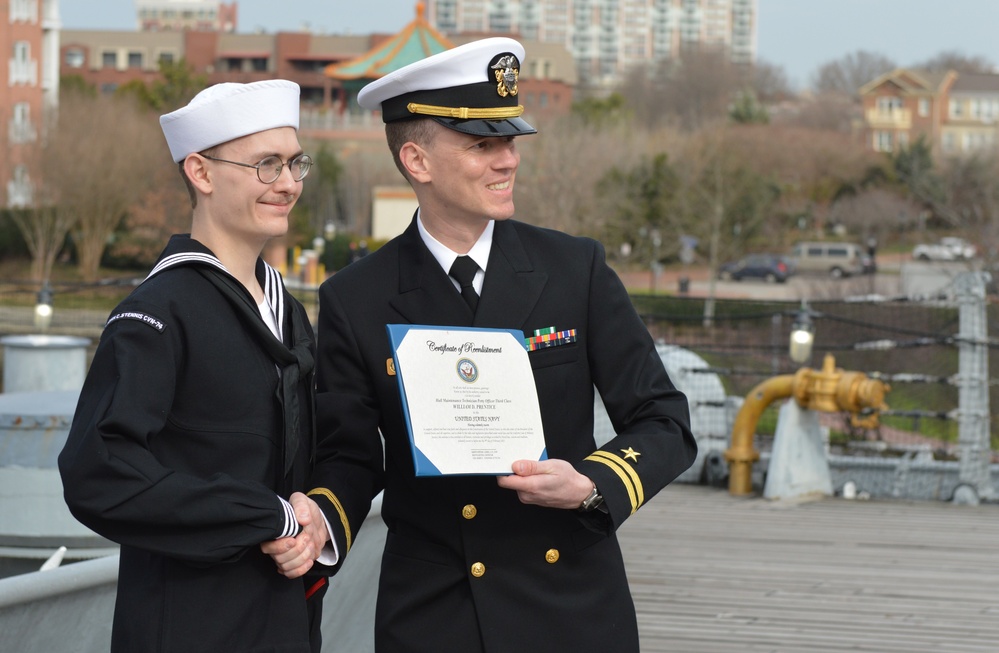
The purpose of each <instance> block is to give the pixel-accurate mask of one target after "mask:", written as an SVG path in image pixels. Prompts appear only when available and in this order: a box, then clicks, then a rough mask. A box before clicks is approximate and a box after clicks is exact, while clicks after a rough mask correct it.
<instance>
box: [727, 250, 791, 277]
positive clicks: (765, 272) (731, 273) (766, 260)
mask: <svg viewBox="0 0 999 653" xmlns="http://www.w3.org/2000/svg"><path fill="white" fill-rule="evenodd" d="M792 274H794V264H793V263H792V262H791V261H790V260H789V259H787V258H786V257H784V256H781V255H779V254H750V255H748V256H744V257H742V258H741V259H739V260H738V261H733V262H731V263H726V264H724V265H722V266H721V268H719V270H718V277H719V278H721V279H724V280H726V281H728V280H732V281H742V280H743V279H749V278H753V279H763V280H764V281H766V282H767V283H784V282H785V281H787V278H788V277H790V276H791V275H792Z"/></svg>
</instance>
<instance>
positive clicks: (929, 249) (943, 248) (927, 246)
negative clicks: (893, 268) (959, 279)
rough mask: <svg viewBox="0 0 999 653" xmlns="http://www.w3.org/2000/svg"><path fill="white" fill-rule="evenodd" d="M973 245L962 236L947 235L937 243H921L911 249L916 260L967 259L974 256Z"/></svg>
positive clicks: (976, 252) (975, 251)
mask: <svg viewBox="0 0 999 653" xmlns="http://www.w3.org/2000/svg"><path fill="white" fill-rule="evenodd" d="M977 254H978V251H977V250H976V249H975V246H974V245H972V244H971V243H969V242H968V241H966V240H965V239H963V238H956V237H953V236H948V237H946V238H941V239H940V242H939V243H921V244H919V245H916V246H915V247H914V248H913V249H912V258H914V259H916V260H917V261H967V260H969V259H973V258H975V256H976V255H977Z"/></svg>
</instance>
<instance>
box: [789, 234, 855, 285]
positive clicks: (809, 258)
mask: <svg viewBox="0 0 999 653" xmlns="http://www.w3.org/2000/svg"><path fill="white" fill-rule="evenodd" d="M865 258H866V259H868V262H867V263H866V264H865ZM791 260H792V261H794V266H795V269H796V270H797V271H798V272H820V273H822V274H828V275H829V276H830V277H833V278H834V279H839V278H841V277H849V276H852V275H855V274H864V271H865V269H866V270H868V271H873V261H871V260H870V257H868V256H867V254H866V252H865V251H864V249H863V248H862V247H861V246H860V245H858V244H856V243H823V242H813V243H798V244H797V245H795V246H794V248H793V249H792V250H791Z"/></svg>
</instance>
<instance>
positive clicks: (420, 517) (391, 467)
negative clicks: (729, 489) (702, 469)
mask: <svg viewBox="0 0 999 653" xmlns="http://www.w3.org/2000/svg"><path fill="white" fill-rule="evenodd" d="M524 57H525V54H524V49H523V47H522V46H521V45H520V43H518V42H517V41H515V40H513V39H509V38H489V39H484V40H481V41H476V42H473V43H469V44H467V45H463V46H459V47H457V48H454V49H452V50H449V51H446V52H444V53H441V54H438V55H434V56H432V57H429V58H427V59H424V60H421V61H418V62H416V63H413V64H410V65H409V66H406V67H404V68H402V69H400V70H397V71H395V72H392V73H390V74H388V75H386V76H385V77H383V78H381V79H379V80H376V81H374V82H372V83H370V84H369V85H368V86H365V87H364V88H363V89H362V90H361V93H360V95H359V96H358V102H359V103H360V105H361V106H362V107H365V108H367V109H379V110H380V111H381V115H382V118H383V120H384V121H385V123H386V125H385V131H386V136H387V140H388V144H389V149H390V150H391V152H392V155H393V157H394V159H395V163H396V165H397V167H398V168H399V170H400V171H401V172H402V173H403V175H404V176H405V177H406V179H407V180H408V181H409V183H410V185H411V186H412V187H413V189H414V191H415V193H416V197H417V199H418V201H419V209H418V210H417V212H416V215H415V216H414V218H413V221H412V223H411V224H410V226H409V228H408V229H407V230H406V231H405V232H404V233H403V234H402V235H400V236H399V237H397V238H395V239H393V240H391V241H390V242H388V243H387V244H385V245H384V246H382V247H381V248H379V249H378V250H376V251H375V252H373V253H371V254H369V255H368V256H366V257H364V258H363V259H360V260H359V261H357V262H355V263H352V264H351V265H349V266H347V267H346V268H344V269H343V270H340V271H339V272H338V273H337V274H335V275H334V276H333V277H331V278H330V279H329V280H328V281H326V282H325V283H324V284H323V285H322V286H321V288H320V291H319V296H320V310H319V343H320V352H319V363H318V365H319V368H318V378H317V390H318V394H317V398H316V400H317V415H318V422H319V429H318V432H319V437H320V445H319V449H320V451H336V452H338V453H339V455H338V456H336V457H332V456H330V457H324V456H322V455H321V456H320V459H319V461H318V463H317V469H318V470H320V471H321V472H322V475H323V477H324V478H328V479H330V481H329V482H330V483H332V485H328V486H327V490H328V491H329V492H330V495H329V496H331V497H335V498H336V502H337V504H338V505H340V506H342V507H343V508H344V510H345V514H346V525H347V527H348V531H347V533H348V535H349V534H351V533H356V531H357V528H359V527H360V525H361V523H362V522H363V521H364V519H365V516H366V515H367V512H368V508H369V505H370V499H371V497H372V496H373V495H374V494H375V493H376V492H378V491H379V490H380V489H382V488H384V496H383V500H382V510H381V515H382V518H383V520H384V521H385V523H386V525H387V526H388V534H387V539H386V543H385V553H384V555H383V558H382V566H381V573H380V577H379V591H378V601H377V611H376V618H375V650H376V651H377V652H378V653H408V652H417V651H435V652H436V653H481V652H483V651H512V650H524V651H547V652H555V653H557V652H567V653H568V652H573V653H575V652H577V651H614V652H615V653H637V652H638V650H639V644H638V629H637V625H636V618H635V610H634V605H633V602H632V600H631V595H630V591H629V588H628V582H627V578H626V575H625V569H624V563H623V561H622V557H621V551H620V549H619V547H618V544H617V540H616V538H615V536H614V532H615V531H616V529H617V528H618V527H619V526H620V525H621V524H622V523H623V522H624V521H625V520H626V519H627V518H628V517H629V516H630V515H632V514H634V513H635V511H636V510H638V509H639V508H640V507H641V506H642V505H644V503H645V502H646V501H648V500H649V499H650V498H651V497H652V496H653V495H655V494H656V493H657V492H658V491H659V490H661V489H662V488H663V487H664V486H665V485H666V484H667V483H669V482H671V481H672V480H673V479H674V478H676V477H677V476H678V475H679V474H680V473H681V472H683V471H684V470H685V469H687V467H689V466H690V464H691V463H692V462H693V460H694V456H695V453H696V445H695V443H694V439H693V436H692V435H691V432H690V427H689V416H688V409H687V402H686V398H685V397H684V396H683V394H681V393H680V392H679V391H677V390H676V388H675V387H674V386H673V384H672V383H671V382H670V379H669V377H668V376H667V374H666V371H665V369H664V368H663V365H662V362H661V360H660V358H659V355H658V354H657V353H656V348H655V343H654V342H653V340H652V338H651V337H650V335H649V332H648V330H647V329H646V328H645V326H644V324H643V323H642V321H641V319H639V317H638V315H637V314H636V312H635V309H634V307H633V306H632V304H631V301H630V299H629V297H628V294H627V292H626V291H625V289H624V286H623V285H622V284H621V282H620V281H619V280H618V278H617V276H616V275H615V273H614V272H613V271H612V270H611V269H610V268H609V267H608V266H607V264H606V262H605V260H604V250H603V247H602V246H601V245H600V244H599V243H597V242H596V241H593V240H590V239H587V238H577V237H573V236H569V235H566V234H562V233H559V232H556V231H552V230H548V229H539V228H537V227H533V226H530V225H528V224H525V223H524V222H521V221H518V220H514V219H512V218H513V215H514V201H513V193H514V182H515V180H516V177H517V170H518V166H519V163H520V153H519V151H518V149H517V139H518V138H519V136H521V135H525V134H533V133H534V132H535V130H534V128H533V127H531V125H530V124H529V123H528V122H527V121H525V120H524V118H523V117H522V113H523V107H522V106H521V104H520V99H521V98H522V97H523V89H522V88H521V83H522V80H521V77H520V71H521V66H522V65H523V63H524ZM566 165H567V166H573V165H585V162H574V161H567V162H566ZM386 324H419V325H439V326H446V327H465V328H467V327H473V328H475V327H486V328H502V329H514V330H519V331H521V332H523V334H524V336H525V347H526V348H527V349H528V350H529V353H528V358H529V360H530V363H531V367H532V369H533V373H534V380H535V385H536V388H537V392H538V402H539V405H540V412H541V418H542V422H543V426H544V435H545V444H546V446H547V455H548V458H547V459H545V460H517V461H512V460H511V461H509V463H508V464H510V468H511V471H512V474H510V475H506V476H501V477H499V478H498V479H497V478H495V477H491V476H481V475H479V476H474V475H473V476H455V475H448V476H423V475H420V476H417V474H416V466H415V464H414V459H416V458H418V457H419V456H420V455H422V454H421V453H420V452H415V451H414V450H413V448H412V447H411V445H410V439H409V433H408V429H407V420H408V419H409V418H408V417H407V414H406V413H405V412H404V406H405V404H406V402H405V401H403V399H404V397H402V396H401V391H400V386H399V383H398V381H397V378H396V377H395V367H394V366H393V353H392V347H391V344H390V342H389V339H388V336H387V334H386V328H385V325H386ZM467 340H468V341H474V340H475V335H474V333H473V332H469V333H468V334H467ZM463 342H464V340H463ZM428 383H429V382H428ZM594 387H596V388H597V389H598V390H599V392H600V394H601V397H602V399H603V403H604V405H605V406H606V408H607V411H608V414H609V415H610V418H611V421H612V423H613V424H614V426H615V428H616V429H617V435H616V437H614V438H613V439H611V440H610V441H609V442H607V443H605V444H603V445H601V446H599V447H598V446H597V444H596V442H595V441H594V437H593V405H594V394H593V393H594ZM440 392H441V399H440V407H439V410H443V411H454V414H455V416H456V417H455V419H456V424H462V423H467V422H463V421H461V420H460V418H462V417H466V416H468V415H471V414H473V413H470V412H469V411H474V410H478V409H477V408H475V406H478V405H482V406H486V408H483V409H481V410H482V413H481V414H489V415H497V416H501V415H502V414H503V403H502V399H503V398H502V397H494V396H491V395H489V394H482V393H481V391H480V393H479V394H478V395H476V394H475V392H476V390H475V389H474V388H470V389H469V390H468V392H470V393H473V394H468V395H459V394H454V395H453V396H452V395H451V394H449V392H450V391H449V389H448V388H447V387H445V388H442V389H441V390H440ZM464 397H467V398H468V400H467V401H464V400H463V398H464ZM490 408H492V409H493V410H494V411H495V412H489V409H490ZM462 411H464V412H462ZM500 419H502V417H500ZM473 430H474V429H469V430H468V431H462V430H460V429H459V430H456V431H455V432H454V433H450V434H445V436H444V437H454V438H468V439H470V440H471V441H477V440H476V438H481V437H483V436H482V435H481V433H480V434H479V435H476V434H475V433H473ZM492 435H496V433H493V434H492ZM490 437H491V436H490ZM383 439H384V455H383V448H382V442H383ZM492 448H493V446H492V445H491V444H490V442H489V440H488V437H487V438H486V439H483V440H482V441H481V446H480V447H479V448H478V449H477V451H478V452H479V455H482V456H489V455H491V454H490V449H492ZM421 467H422V466H421ZM316 500H317V502H319V503H320V505H324V502H325V501H326V499H325V498H323V497H316ZM338 527H339V525H335V527H334V534H335V536H336V537H337V538H338V539H337V544H338V546H339V547H340V550H343V546H341V545H342V542H340V540H339V537H341V535H342V534H341V533H340V532H339V531H338V530H337V528H338Z"/></svg>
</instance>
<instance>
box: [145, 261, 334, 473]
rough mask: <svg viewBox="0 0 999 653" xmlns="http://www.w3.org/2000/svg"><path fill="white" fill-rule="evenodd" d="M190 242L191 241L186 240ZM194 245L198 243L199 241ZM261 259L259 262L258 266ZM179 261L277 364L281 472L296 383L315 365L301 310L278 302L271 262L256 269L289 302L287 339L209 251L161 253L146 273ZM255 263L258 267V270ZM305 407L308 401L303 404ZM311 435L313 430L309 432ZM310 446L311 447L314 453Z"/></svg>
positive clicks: (294, 420) (294, 428)
mask: <svg viewBox="0 0 999 653" xmlns="http://www.w3.org/2000/svg"><path fill="white" fill-rule="evenodd" d="M191 242H192V243H194V242H196V241H191ZM199 245H200V243H199ZM261 263H262V266H261ZM179 265H193V266H194V267H195V268H197V270H198V273H199V274H201V275H202V276H203V277H205V279H207V280H208V281H209V282H210V283H211V284H212V285H214V286H215V287H216V288H217V289H218V290H219V292H220V293H221V294H222V296H223V297H225V298H226V300H228V302H229V304H230V305H231V306H232V307H233V308H234V309H235V310H236V312H237V313H240V314H242V315H243V317H244V318H245V319H244V320H243V322H244V324H246V325H247V326H248V327H249V329H250V331H251V332H252V333H253V335H254V338H255V339H256V340H257V343H258V344H259V345H261V347H262V349H263V350H264V351H265V352H267V354H268V355H269V356H270V357H271V359H272V360H273V361H274V363H275V364H276V365H277V367H278V369H279V370H280V377H281V378H280V381H279V383H278V388H277V392H276V395H277V400H278V403H280V405H281V410H282V415H283V420H282V421H283V423H284V441H283V446H282V458H283V461H282V463H283V464H282V469H283V471H284V475H285V476H287V474H288V472H290V471H291V468H292V466H293V465H294V463H295V455H296V454H297V453H298V447H299V444H300V443H299V432H300V429H301V423H302V418H301V415H302V413H301V406H300V403H299V397H298V385H299V383H303V382H304V385H305V387H306V388H308V387H309V384H310V383H311V378H312V372H313V370H314V369H315V358H314V357H313V355H312V348H311V344H312V339H311V338H310V337H309V331H308V329H307V328H306V326H305V325H306V320H307V318H306V316H305V315H304V314H303V309H302V307H301V306H300V305H299V304H298V302H294V301H293V302H284V293H285V292H286V291H285V288H284V283H283V281H282V280H281V275H280V274H279V273H278V272H277V271H276V270H274V268H272V267H271V266H269V265H267V264H266V263H263V262H262V261H258V266H257V268H258V272H262V273H263V276H264V277H265V278H266V282H265V283H264V284H263V285H264V286H265V288H266V289H267V290H266V291H267V292H269V293H270V294H271V295H274V296H275V298H276V299H277V300H278V301H279V302H280V305H281V306H282V307H283V306H284V305H285V304H287V305H290V306H291V308H292V310H291V311H290V312H289V313H290V315H289V318H290V322H291V333H290V334H284V338H283V339H284V340H286V341H288V342H290V347H289V345H287V344H285V342H282V341H281V340H278V338H276V337H275V335H274V333H273V332H272V331H271V329H270V327H268V326H267V324H266V323H265V322H264V320H263V318H262V317H261V315H260V311H259V310H258V308H257V306H255V305H254V303H253V301H252V300H253V298H252V297H251V296H250V294H249V293H248V292H247V291H246V289H245V288H244V287H243V285H242V284H240V283H239V282H238V281H236V279H235V277H233V276H232V275H231V274H230V273H229V271H228V270H227V269H226V268H225V266H224V265H223V264H222V262H221V261H219V259H218V258H217V257H215V256H214V255H212V254H210V253H207V252H184V253H179V254H174V255H170V256H167V257H164V258H163V259H161V260H160V262H159V263H157V265H156V266H155V267H154V268H153V270H152V271H151V272H150V273H149V276H147V277H146V279H149V278H150V277H152V276H153V275H155V274H158V273H160V272H162V271H164V270H167V269H169V268H171V267H176V266H179ZM261 267H262V268H263V269H262V270H261ZM283 314H284V310H283V308H279V310H278V315H277V324H278V331H279V333H284V329H283V326H284V325H283V321H284V320H283ZM309 408H310V409H311V402H310V405H309ZM314 424H315V422H314V421H310V428H311V429H312V430H313V432H314V429H315V426H314ZM313 435H314V433H313ZM314 450H315V449H314V447H313V453H314Z"/></svg>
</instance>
